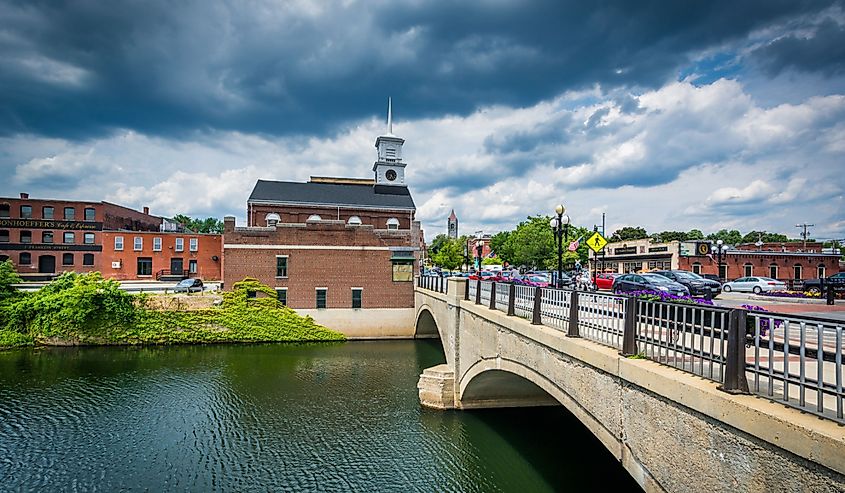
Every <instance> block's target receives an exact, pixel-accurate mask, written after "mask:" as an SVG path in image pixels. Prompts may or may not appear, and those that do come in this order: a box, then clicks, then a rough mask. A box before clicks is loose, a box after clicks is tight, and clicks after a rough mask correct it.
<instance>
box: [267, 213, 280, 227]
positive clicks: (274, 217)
mask: <svg viewBox="0 0 845 493" xmlns="http://www.w3.org/2000/svg"><path fill="white" fill-rule="evenodd" d="M264 221H266V222H267V226H275V225H276V224H278V223H280V222H281V221H282V218H281V217H279V215H278V214H276V213H275V212H271V213H270V214H267V215H266V216H264Z"/></svg>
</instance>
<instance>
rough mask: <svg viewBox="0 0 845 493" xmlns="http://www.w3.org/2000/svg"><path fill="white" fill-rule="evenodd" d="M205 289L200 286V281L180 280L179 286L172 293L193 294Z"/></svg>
mask: <svg viewBox="0 0 845 493" xmlns="http://www.w3.org/2000/svg"><path fill="white" fill-rule="evenodd" d="M204 289H205V286H203V285H202V279H182V280H181V281H179V284H177V285H176V287H174V288H173V292H174V293H195V292H201V291H202V290H204Z"/></svg>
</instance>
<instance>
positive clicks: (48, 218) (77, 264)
mask: <svg viewBox="0 0 845 493" xmlns="http://www.w3.org/2000/svg"><path fill="white" fill-rule="evenodd" d="M161 224H162V218H160V217H157V216H153V215H150V214H149V210H148V209H147V208H144V211H143V212H140V211H136V210H133V209H130V208H127V207H123V206H119V205H116V204H111V203H109V202H90V201H69V200H45V199H31V198H30V197H29V195H28V194H26V193H22V194H20V197H18V198H0V260H6V259H11V260H12V262H14V264H15V267H16V270H17V271H18V273H19V274H20V275H21V276H22V277H24V278H25V279H48V278H50V277H52V276H53V275H55V274H59V273H62V272H65V271H74V272H89V271H94V270H98V269H99V266H100V265H101V264H100V257H101V253H102V251H103V231H106V230H117V229H122V230H127V231H157V230H158V229H159V227H160V225H161Z"/></svg>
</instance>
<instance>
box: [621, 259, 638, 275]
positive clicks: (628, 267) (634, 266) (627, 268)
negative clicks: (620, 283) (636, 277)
mask: <svg viewBox="0 0 845 493" xmlns="http://www.w3.org/2000/svg"><path fill="white" fill-rule="evenodd" d="M622 268H623V270H624V272H625V273H626V274H630V273H632V272H637V271H638V270H642V268H643V263H642V262H624V263H623V264H622Z"/></svg>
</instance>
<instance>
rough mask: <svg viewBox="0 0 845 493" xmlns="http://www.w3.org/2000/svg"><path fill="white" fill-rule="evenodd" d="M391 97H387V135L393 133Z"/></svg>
mask: <svg viewBox="0 0 845 493" xmlns="http://www.w3.org/2000/svg"><path fill="white" fill-rule="evenodd" d="M392 99H393V98H391V97H390V96H388V97H387V135H393V101H392Z"/></svg>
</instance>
